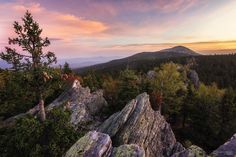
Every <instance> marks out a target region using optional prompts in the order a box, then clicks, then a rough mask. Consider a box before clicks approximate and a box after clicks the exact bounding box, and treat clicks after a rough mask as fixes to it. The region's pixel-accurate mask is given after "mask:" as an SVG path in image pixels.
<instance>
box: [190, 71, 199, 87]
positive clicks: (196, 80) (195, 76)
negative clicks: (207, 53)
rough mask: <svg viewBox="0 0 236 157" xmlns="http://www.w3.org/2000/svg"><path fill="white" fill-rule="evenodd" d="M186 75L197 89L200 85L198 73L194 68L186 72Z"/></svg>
mask: <svg viewBox="0 0 236 157" xmlns="http://www.w3.org/2000/svg"><path fill="white" fill-rule="evenodd" d="M188 77H189V79H190V80H191V82H192V83H193V85H194V88H195V89H198V88H199V86H200V80H199V77H198V73H197V72H196V71H195V70H190V71H189V72H188Z"/></svg>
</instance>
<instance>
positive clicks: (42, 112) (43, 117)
mask: <svg viewBox="0 0 236 157" xmlns="http://www.w3.org/2000/svg"><path fill="white" fill-rule="evenodd" d="M39 116H40V119H41V121H42V122H43V121H45V120H46V113H45V108H44V101H43V97H42V94H40V100H39Z"/></svg>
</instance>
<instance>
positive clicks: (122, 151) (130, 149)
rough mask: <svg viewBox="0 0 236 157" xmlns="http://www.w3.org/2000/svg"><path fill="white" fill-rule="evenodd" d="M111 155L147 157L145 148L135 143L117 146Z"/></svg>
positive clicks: (117, 156)
mask: <svg viewBox="0 0 236 157" xmlns="http://www.w3.org/2000/svg"><path fill="white" fill-rule="evenodd" d="M111 157H145V152H144V150H143V148H141V147H139V146H138V145H135V144H130V145H127V144H125V145H121V146H119V147H115V148H114V149H113V151H112V154H111Z"/></svg>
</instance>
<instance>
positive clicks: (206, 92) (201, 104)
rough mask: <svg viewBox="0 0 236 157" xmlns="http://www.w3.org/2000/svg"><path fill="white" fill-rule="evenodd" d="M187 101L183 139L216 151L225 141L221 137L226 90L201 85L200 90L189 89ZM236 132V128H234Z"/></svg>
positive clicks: (214, 86) (184, 109)
mask: <svg viewBox="0 0 236 157" xmlns="http://www.w3.org/2000/svg"><path fill="white" fill-rule="evenodd" d="M188 92H189V93H188V95H187V99H185V100H186V102H184V103H185V105H184V108H182V113H183V116H185V117H184V119H185V122H184V123H185V125H184V126H185V127H184V128H183V129H182V130H181V132H182V135H181V136H183V137H182V138H184V139H188V140H190V141H191V142H192V143H194V144H196V145H199V146H201V147H203V148H204V149H205V150H207V151H209V150H214V149H216V148H217V147H218V146H219V145H220V144H222V143H223V142H224V141H225V140H227V138H229V137H230V136H232V135H230V134H228V135H227V136H228V137H227V138H226V139H224V141H222V140H221V138H220V137H219V133H220V130H221V127H223V126H221V124H222V123H221V120H222V115H221V114H220V113H221V107H220V106H221V103H222V98H223V96H224V90H221V89H219V88H218V87H217V86H216V84H212V85H211V86H206V85H204V84H201V85H200V87H199V89H197V90H195V89H193V88H192V89H189V90H188ZM234 129H235V130H236V128H234Z"/></svg>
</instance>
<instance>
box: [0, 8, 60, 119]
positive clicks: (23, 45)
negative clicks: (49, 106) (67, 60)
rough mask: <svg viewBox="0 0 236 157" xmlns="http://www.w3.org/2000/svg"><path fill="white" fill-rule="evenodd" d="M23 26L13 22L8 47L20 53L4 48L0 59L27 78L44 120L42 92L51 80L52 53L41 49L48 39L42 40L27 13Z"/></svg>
mask: <svg viewBox="0 0 236 157" xmlns="http://www.w3.org/2000/svg"><path fill="white" fill-rule="evenodd" d="M22 22H23V24H20V23H19V22H16V21H15V22H14V24H13V26H14V30H15V33H16V35H17V37H15V38H9V45H15V46H18V47H19V49H21V50H22V52H17V50H16V49H15V48H10V47H6V51H5V52H2V53H1V54H0V58H1V59H3V60H5V61H6V62H8V63H9V64H12V67H11V68H10V69H11V70H14V71H24V72H26V73H27V74H28V75H29V76H28V78H29V84H31V85H32V89H33V91H34V92H35V93H36V95H37V97H38V98H37V99H38V107H39V111H40V119H41V120H42V121H44V120H45V119H46V115H45V110H44V91H45V87H46V84H47V83H48V80H50V79H52V76H51V75H50V74H49V73H50V70H49V69H50V65H51V64H53V63H55V62H56V56H55V54H54V53H53V52H46V53H44V52H43V48H44V47H47V46H49V45H50V41H49V39H48V38H47V37H46V38H42V37H41V34H42V31H43V30H42V29H41V28H40V27H39V24H38V23H37V22H36V21H35V20H34V19H33V16H32V15H31V13H30V12H29V11H27V12H26V13H25V15H24V17H23V18H22Z"/></svg>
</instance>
